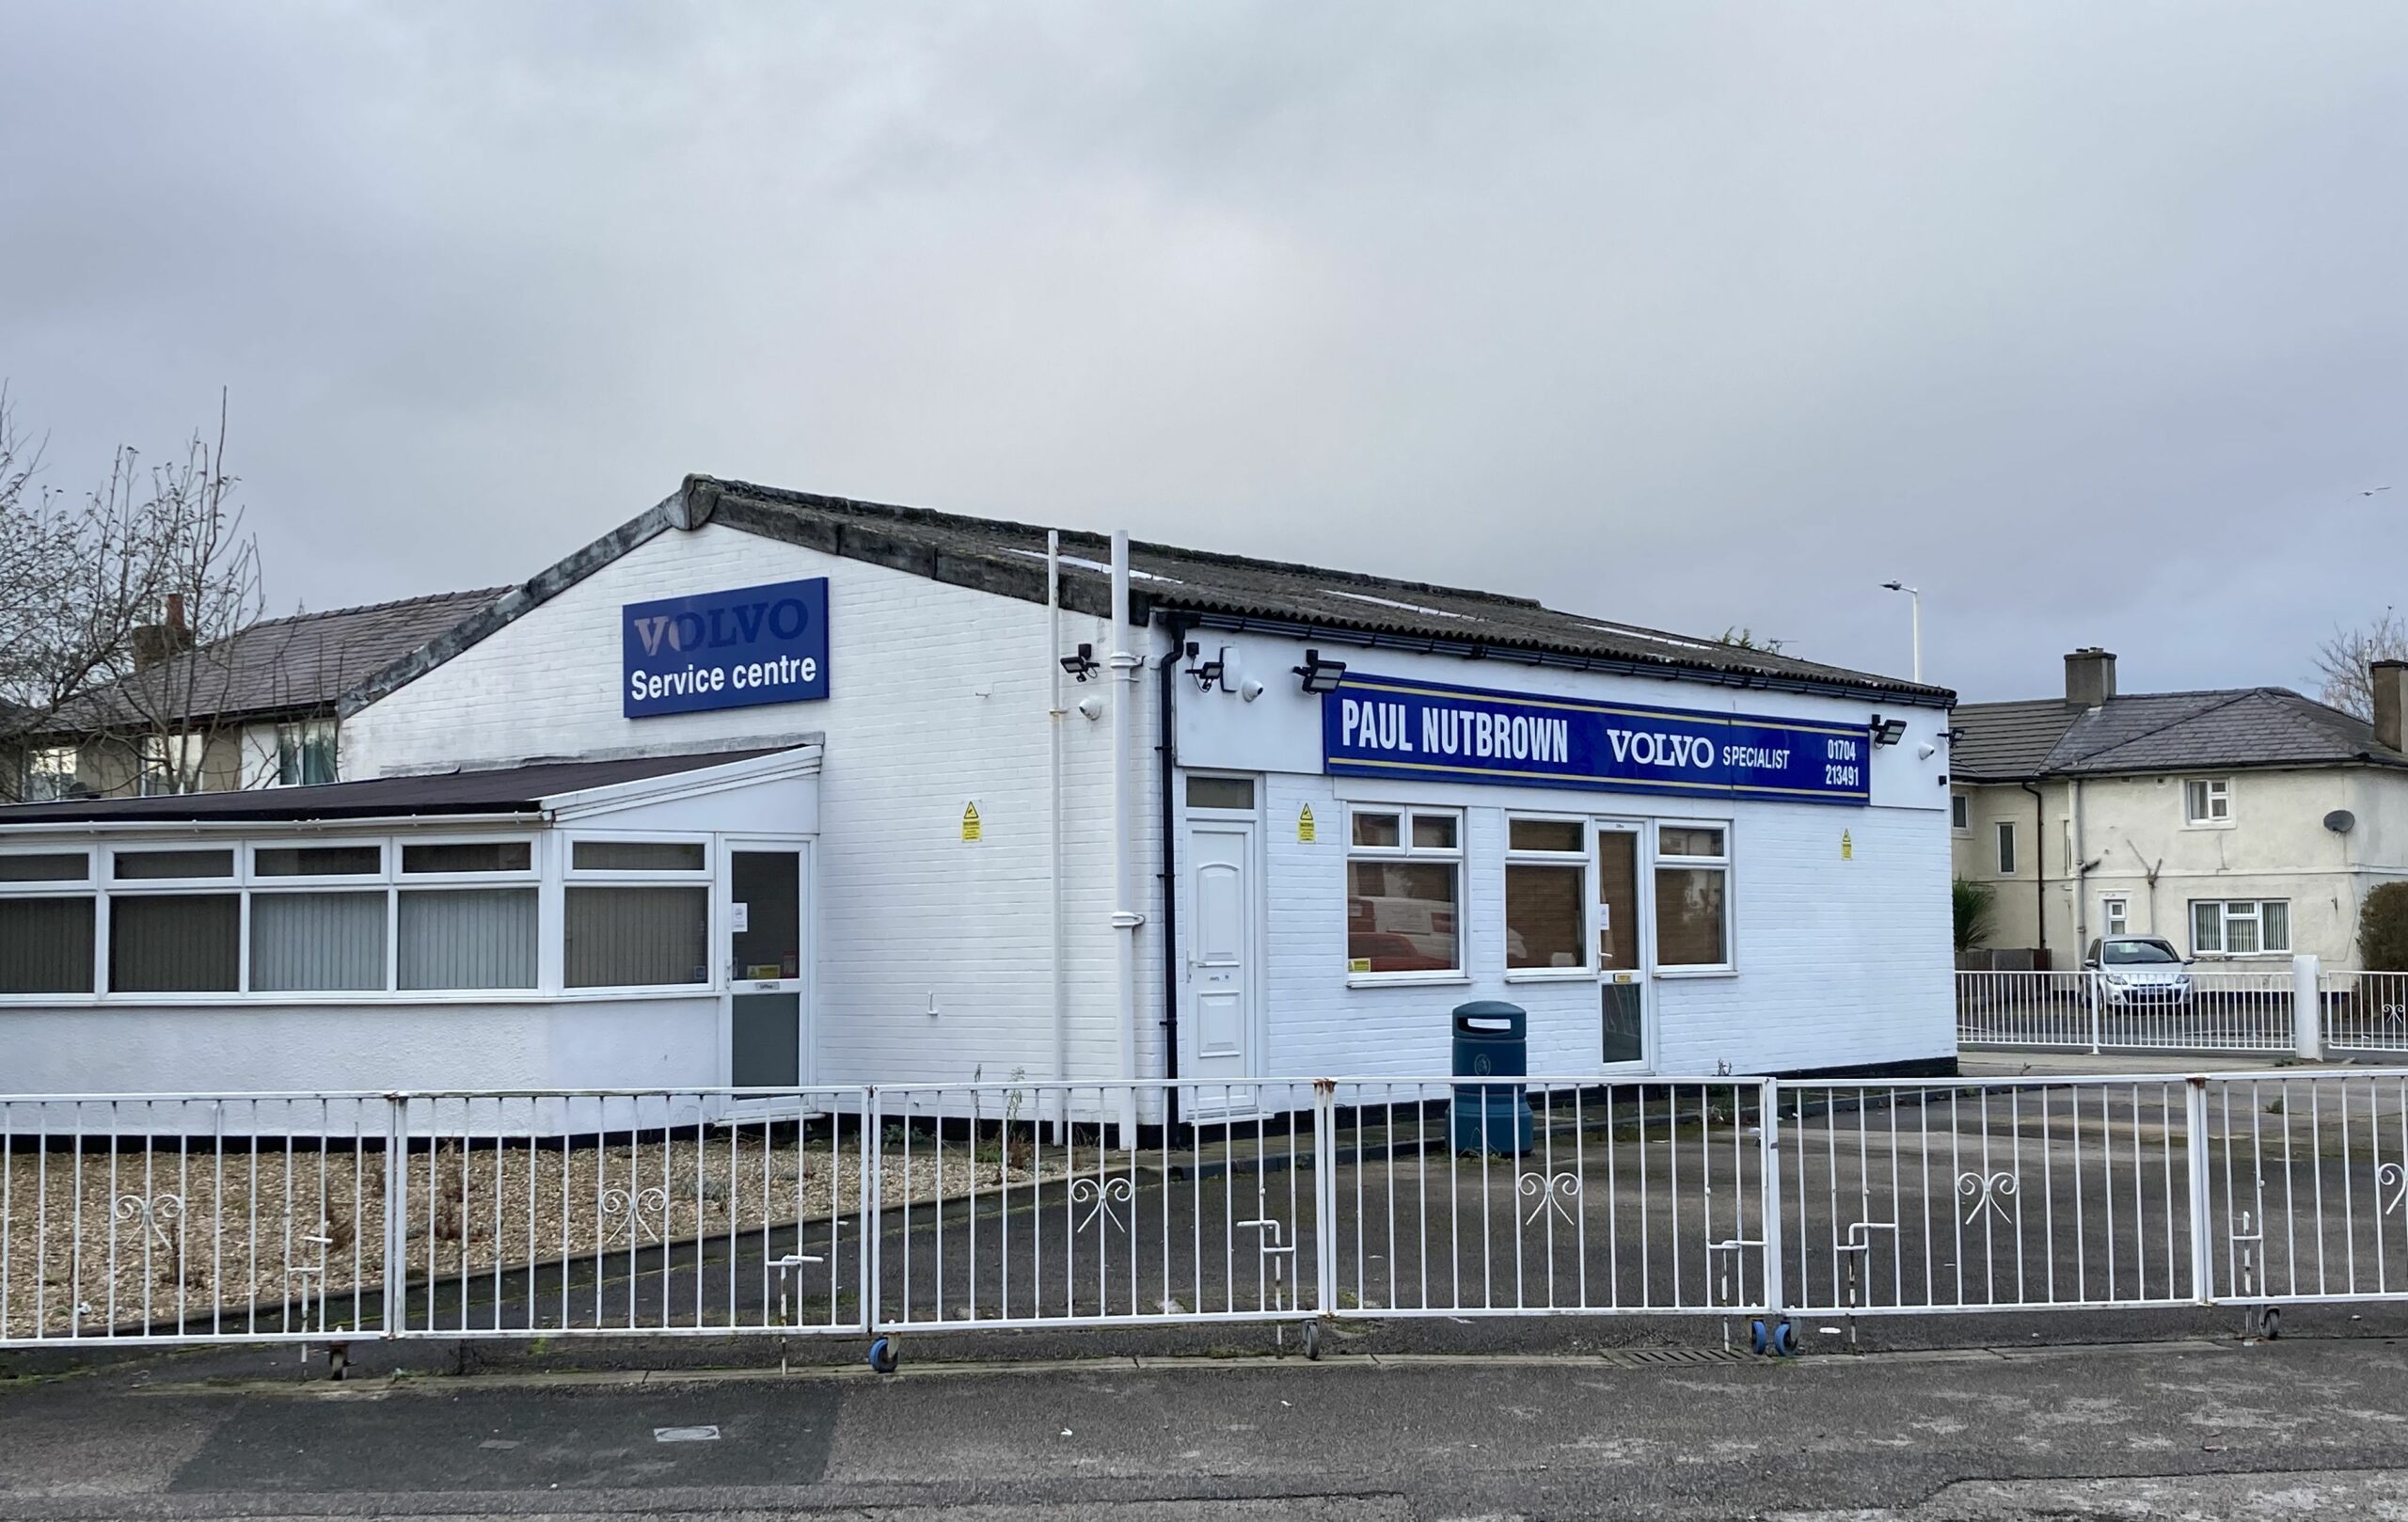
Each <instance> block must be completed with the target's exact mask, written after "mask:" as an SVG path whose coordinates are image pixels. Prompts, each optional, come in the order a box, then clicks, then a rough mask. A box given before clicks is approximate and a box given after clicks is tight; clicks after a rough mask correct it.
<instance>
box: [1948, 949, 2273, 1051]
mask: <svg viewBox="0 0 2408 1522" xmlns="http://www.w3.org/2000/svg"><path fill="white" fill-rule="evenodd" d="M2301 961H2305V963H2306V964H2307V969H2308V970H2307V974H2306V977H2307V981H2306V982H2305V983H2303V982H2302V980H2301V971H2300V962H2301ZM2316 976H2317V975H2316V972H2315V967H2314V959H2297V960H2294V961H2292V962H2289V963H2285V964H2283V965H2281V966H2279V967H2273V968H2261V967H2234V966H2226V965H2210V966H2191V967H2184V968H2180V969H2176V970H2172V971H2169V972H2165V973H2160V972H2157V971H2156V970H2153V969H2143V970H2139V971H2138V972H2137V973H2119V972H2117V971H2115V970H2114V969H2106V970H2094V971H2086V972H2069V973H2053V972H2045V973H2044V972H1960V973H1958V974H1957V1044H1958V1045H1959V1046H2020V1047H2054V1048H2061V1049H2067V1050H2075V1051H2085V1052H2200V1053H2217V1052H2231V1053H2242V1054H2250V1053H2268V1052H2298V1051H2301V1050H2302V1042H2303V1039H2304V1038H2305V1039H2306V1040H2308V1041H2309V1042H2311V1043H2312V1042H2313V1041H2314V1039H2315V1032H2316V1029H2317V1025H2316V1022H2317V1020H2318V1018H2319V1011H2318V1009H2317V1007H2316V1005H2317V999H2316V995H2315V993H2314V990H2315V988H2316V986H2317V983H2316ZM2303 1020H2305V1026H2303ZM2304 1033H2305V1034H2304ZM2303 1054H2305V1055H2313V1054H2314V1050H2313V1047H2312V1045H2311V1047H2310V1048H2309V1049H2308V1050H2306V1051H2305V1052H2304V1053H2303Z"/></svg>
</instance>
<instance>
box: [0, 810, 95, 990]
mask: <svg viewBox="0 0 2408 1522" xmlns="http://www.w3.org/2000/svg"><path fill="white" fill-rule="evenodd" d="M100 854H101V853H100V852H99V851H98V850H96V849H95V848H92V847H89V846H77V845H69V844H66V843H64V842H52V843H45V844H41V845H32V844H26V845H9V846H7V847H0V856H81V857H82V858H84V875H83V876H82V877H80V878H50V879H45V880H40V881H32V882H0V898H81V899H83V900H84V901H85V902H87V903H88V904H90V905H91V906H92V958H93V960H92V968H91V983H92V991H90V992H85V993H0V1007H8V1006H12V1005H16V1006H22V1005H79V1006H81V1005H89V1004H91V1003H93V1002H94V1001H95V1000H97V999H98V998H99V996H100V991H101V990H103V989H104V988H105V987H107V979H106V975H107V972H108V961H107V957H108V933H109V932H108V924H107V918H108V906H107V905H106V904H104V903H103V902H102V901H101V894H100V891H99V883H100V879H99V878H98V877H97V876H96V875H95V874H97V873H99V872H100V871H102V870H103V863H102V862H101V861H100V860H99V857H100Z"/></svg>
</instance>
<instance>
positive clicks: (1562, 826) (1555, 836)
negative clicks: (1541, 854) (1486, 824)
mask: <svg viewBox="0 0 2408 1522" xmlns="http://www.w3.org/2000/svg"><path fill="white" fill-rule="evenodd" d="M1582 833H1583V831H1582V829H1581V825H1580V821H1579V820H1577V819H1511V820H1508V821H1507V822H1506V825H1505V844H1506V847H1507V848H1509V849H1512V850H1517V851H1576V850H1585V849H1587V847H1586V846H1585V845H1583V844H1582V842H1581V839H1580V836H1581V834H1582Z"/></svg>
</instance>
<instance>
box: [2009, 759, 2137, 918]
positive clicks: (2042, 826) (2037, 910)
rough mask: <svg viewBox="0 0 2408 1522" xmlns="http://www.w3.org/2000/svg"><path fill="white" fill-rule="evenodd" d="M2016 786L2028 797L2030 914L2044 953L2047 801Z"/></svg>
mask: <svg viewBox="0 0 2408 1522" xmlns="http://www.w3.org/2000/svg"><path fill="white" fill-rule="evenodd" d="M2017 785H2018V786H2020V787H2021V788H2022V789H2023V790H2024V791H2025V792H2027V793H2030V794H2031V795H2032V846H2033V851H2034V854H2033V857H2032V911H2033V913H2034V914H2035V916H2036V918H2035V919H2034V921H2033V923H2034V924H2035V925H2036V926H2037V927H2039V930H2038V933H2039V937H2040V946H2039V949H2040V950H2042V951H2046V950H2048V949H2049V880H2048V875H2047V874H2046V873H2045V872H2043V871H2042V870H2041V864H2043V863H2044V862H2046V861H2047V860H2048V857H2047V855H2046V854H2045V849H2046V847H2047V844H2048V838H2049V801H2048V800H2047V799H2045V798H2043V797H2041V796H2040V789H2038V788H2037V787H2035V786H2033V785H2031V784H2030V783H2028V782H2027V783H2019V784H2017ZM2081 891H2082V887H2081V884H2080V883H2079V882H2077V883H2076V884H2075V886H2074V892H2076V893H2080V892H2081ZM2149 923H2150V924H2151V925H2152V926H2154V925H2155V924H2156V923H2157V922H2156V921H2155V920H2151V921H2150V922H2149ZM2076 949H2077V950H2078V949H2080V948H2078V947H2077V948H2076Z"/></svg>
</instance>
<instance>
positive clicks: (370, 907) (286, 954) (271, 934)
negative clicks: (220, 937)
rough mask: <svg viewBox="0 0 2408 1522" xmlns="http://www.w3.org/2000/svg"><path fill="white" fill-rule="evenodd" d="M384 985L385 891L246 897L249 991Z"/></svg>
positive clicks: (271, 991) (332, 989)
mask: <svg viewBox="0 0 2408 1522" xmlns="http://www.w3.org/2000/svg"><path fill="white" fill-rule="evenodd" d="M384 986H385V896H384V894H382V893H380V892H372V893H261V894H253V895H252V896H251V991H253V992H255V993H290V992H296V991H350V990H360V989H381V988H383V987H384Z"/></svg>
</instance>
